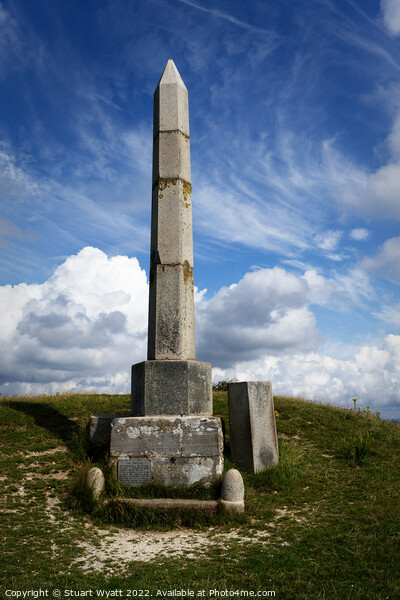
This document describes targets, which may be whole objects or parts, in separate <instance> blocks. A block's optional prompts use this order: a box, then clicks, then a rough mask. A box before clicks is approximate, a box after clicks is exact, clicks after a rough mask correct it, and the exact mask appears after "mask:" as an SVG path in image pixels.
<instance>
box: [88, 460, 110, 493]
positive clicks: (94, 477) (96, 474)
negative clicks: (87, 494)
mask: <svg viewBox="0 0 400 600" xmlns="http://www.w3.org/2000/svg"><path fill="white" fill-rule="evenodd" d="M105 483H106V482H105V479H104V475H103V471H102V470H101V469H99V467H92V468H91V469H89V471H88V473H87V475H86V485H87V487H88V488H89V489H90V490H91V492H92V494H93V499H94V500H98V499H99V497H100V496H101V494H102V493H103V492H104V488H105Z"/></svg>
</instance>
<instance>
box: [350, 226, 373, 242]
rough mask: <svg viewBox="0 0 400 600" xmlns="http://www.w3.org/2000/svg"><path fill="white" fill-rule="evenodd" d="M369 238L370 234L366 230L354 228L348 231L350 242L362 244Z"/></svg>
mask: <svg viewBox="0 0 400 600" xmlns="http://www.w3.org/2000/svg"><path fill="white" fill-rule="evenodd" d="M369 236H370V232H369V231H368V229H364V228H363V227H356V229H352V230H351V231H350V237H351V239H352V240H356V241H357V242H363V241H364V240H367V239H368V238H369Z"/></svg>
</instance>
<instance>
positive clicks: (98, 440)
mask: <svg viewBox="0 0 400 600" xmlns="http://www.w3.org/2000/svg"><path fill="white" fill-rule="evenodd" d="M122 416H123V415H121V414H119V415H92V416H91V417H90V426H89V435H90V442H91V444H92V446H94V447H95V448H109V447H110V438H111V423H112V422H113V421H114V419H116V418H117V417H122ZM127 416H129V415H127Z"/></svg>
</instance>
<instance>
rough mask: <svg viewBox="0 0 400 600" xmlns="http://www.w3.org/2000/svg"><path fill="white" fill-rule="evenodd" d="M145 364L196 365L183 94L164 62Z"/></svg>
mask: <svg viewBox="0 0 400 600" xmlns="http://www.w3.org/2000/svg"><path fill="white" fill-rule="evenodd" d="M153 137H154V147H153V198H152V226H151V251H150V298H149V332H148V333H149V336H148V355H147V357H148V359H149V360H195V359H196V350H195V329H194V294H193V235H192V198H191V194H192V189H191V177H190V142H189V105H188V92H187V89H186V86H185V84H184V83H183V81H182V79H181V76H180V75H179V73H178V70H177V68H176V66H175V64H174V62H173V61H172V60H169V61H168V63H167V66H166V67H165V70H164V73H163V75H162V77H161V79H160V82H159V84H158V86H157V88H156V91H155V93H154V126H153Z"/></svg>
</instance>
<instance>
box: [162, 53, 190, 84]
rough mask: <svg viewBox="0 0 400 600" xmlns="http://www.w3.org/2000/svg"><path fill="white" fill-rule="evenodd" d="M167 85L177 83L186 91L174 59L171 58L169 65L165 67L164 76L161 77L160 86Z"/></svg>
mask: <svg viewBox="0 0 400 600" xmlns="http://www.w3.org/2000/svg"><path fill="white" fill-rule="evenodd" d="M165 83H177V84H179V85H182V86H183V87H184V88H185V90H186V85H185V84H184V82H183V79H182V77H181V76H180V74H179V71H178V69H177V68H176V66H175V63H174V61H173V60H172V58H170V59H169V60H168V62H167V64H166V65H165V69H164V71H163V74H162V75H161V79H160V81H159V83H158V85H163V84H165ZM157 87H158V86H157Z"/></svg>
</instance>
